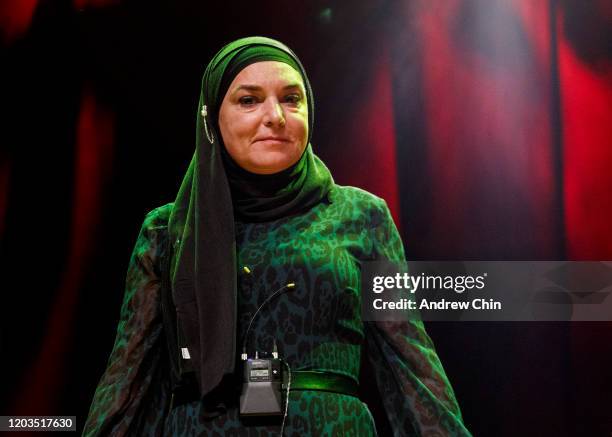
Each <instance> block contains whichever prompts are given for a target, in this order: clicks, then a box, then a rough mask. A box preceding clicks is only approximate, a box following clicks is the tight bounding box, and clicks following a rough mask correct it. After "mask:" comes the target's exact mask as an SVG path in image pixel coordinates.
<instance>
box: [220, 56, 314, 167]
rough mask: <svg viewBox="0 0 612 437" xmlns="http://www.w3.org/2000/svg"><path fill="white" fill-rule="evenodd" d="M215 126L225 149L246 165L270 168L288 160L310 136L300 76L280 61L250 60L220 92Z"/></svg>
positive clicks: (301, 149) (290, 161)
mask: <svg viewBox="0 0 612 437" xmlns="http://www.w3.org/2000/svg"><path fill="white" fill-rule="evenodd" d="M219 129H220V130H221V136H222V137H223V143H224V144H225V148H226V149H227V152H228V153H229V154H230V156H231V157H232V158H233V159H234V161H236V163H237V164H238V165H240V167H242V168H244V169H245V170H247V171H250V172H251V173H258V174H273V173H278V172H280V171H283V170H285V169H286V168H288V167H290V166H292V165H293V164H295V163H296V162H297V161H298V160H299V159H300V157H301V156H302V153H303V152H304V149H305V148H306V141H307V140H308V105H307V101H306V91H305V88H304V81H303V80H302V76H301V75H300V73H298V72H297V71H296V70H295V69H293V67H291V66H289V65H287V64H285V63H283V62H276V61H265V62H256V63H254V64H250V65H248V66H247V67H245V68H244V69H243V70H242V71H241V72H240V73H238V75H237V76H236V77H235V78H234V81H233V82H232V83H231V84H230V86H229V88H228V90H227V93H226V94H225V97H224V98H223V102H222V103H221V108H220V109H219Z"/></svg>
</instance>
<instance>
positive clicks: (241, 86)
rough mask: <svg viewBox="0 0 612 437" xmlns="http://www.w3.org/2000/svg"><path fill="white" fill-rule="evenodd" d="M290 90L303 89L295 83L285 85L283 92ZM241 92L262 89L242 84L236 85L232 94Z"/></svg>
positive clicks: (257, 86)
mask: <svg viewBox="0 0 612 437" xmlns="http://www.w3.org/2000/svg"><path fill="white" fill-rule="evenodd" d="M292 88H298V89H300V90H301V89H303V86H302V84H300V83H299V82H295V83H290V84H288V85H285V86H284V87H283V89H284V90H288V89H292ZM241 90H246V91H261V90H262V87H260V86H259V85H250V84H242V85H238V86H237V87H236V88H235V89H234V91H233V92H234V93H236V92H238V91H241Z"/></svg>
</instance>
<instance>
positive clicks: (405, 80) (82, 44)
mask: <svg viewBox="0 0 612 437" xmlns="http://www.w3.org/2000/svg"><path fill="white" fill-rule="evenodd" d="M209 3H210V2H200V1H187V0H180V1H174V2H170V1H142V0H141V1H119V0H116V1H109V0H74V1H72V2H71V1H62V0H46V1H44V0H39V1H37V0H27V1H24V0H10V1H8V0H7V1H5V2H3V3H1V4H0V29H1V31H2V34H1V35H2V41H1V42H2V52H1V57H2V78H1V81H0V90H1V91H0V92H1V96H2V106H3V109H4V113H5V116H3V118H2V119H3V129H2V132H1V134H0V135H1V138H2V149H1V154H0V242H1V246H0V250H1V254H0V255H1V257H2V259H1V269H2V270H1V271H2V285H1V286H0V287H1V290H2V292H3V293H2V297H3V301H2V322H1V323H2V331H1V338H0V340H1V358H2V360H1V361H2V365H3V367H4V369H3V372H2V383H1V387H2V389H1V396H2V398H1V401H2V403H1V405H2V410H1V411H0V414H4V415H6V414H39V415H43V414H44V415H53V414H56V415H59V414H62V415H75V414H76V415H78V425H79V427H82V425H83V423H84V420H85V417H86V414H87V410H88V406H89V402H90V400H91V396H92V395H93V390H94V388H95V385H96V383H97V379H98V378H99V376H100V375H101V372H102V371H103V369H104V366H105V362H106V359H107V357H108V354H109V352H110V349H111V347H112V342H113V339H114V331H115V328H116V323H117V319H118V316H119V306H120V302H121V299H122V293H123V291H122V282H123V278H124V274H125V268H126V266H127V261H128V258H129V254H130V252H131V249H132V245H133V243H134V241H135V238H136V234H137V232H138V229H139V227H140V224H141V222H142V219H143V217H144V214H145V212H146V211H148V210H150V209H152V208H154V207H156V206H158V205H160V204H163V203H166V202H169V201H172V200H173V199H174V196H175V193H176V191H177V189H178V184H179V183H180V180H181V175H182V173H183V172H184V171H185V169H186V166H187V164H188V161H189V159H190V157H191V154H192V151H193V144H194V130H195V123H194V121H195V117H196V105H197V97H198V94H199V81H200V76H201V73H202V71H203V69H204V67H205V65H206V63H207V61H208V60H209V59H210V57H211V56H212V55H213V54H214V52H215V51H216V50H217V49H218V48H219V47H220V46H221V45H222V44H223V43H225V42H228V41H229V40H231V39H234V38H237V37H241V36H247V35H251V34H262V35H267V36H271V37H276V38H279V39H281V40H282V41H284V42H286V43H287V44H288V45H289V46H291V47H292V48H294V50H295V51H296V52H297V53H298V54H299V55H300V57H301V58H302V60H303V62H304V64H305V66H306V69H307V71H308V72H309V74H310V77H311V80H312V83H313V87H314V91H315V99H316V104H317V106H316V116H315V119H316V121H315V129H314V138H313V144H314V147H315V150H316V152H317V153H318V154H319V155H320V156H321V157H322V158H323V160H324V161H325V162H326V163H327V164H328V165H329V167H330V168H331V170H332V173H333V174H334V177H335V179H336V181H337V182H338V183H341V184H350V185H356V186H359V187H362V188H365V189H367V190H370V191H372V192H374V193H376V194H378V195H380V196H382V197H384V198H385V199H386V200H387V202H388V203H389V205H390V207H391V210H392V212H393V214H394V217H395V219H396V222H397V224H398V226H399V228H400V230H401V232H402V235H403V237H404V241H405V244H406V250H407V254H408V257H409V259H484V260H519V259H522V260H529V259H533V260H557V259H558V260H562V259H568V260H598V259H602V260H603V259H608V260H610V259H612V233H611V232H610V231H609V230H608V228H609V223H610V217H612V172H610V170H609V169H610V168H612V3H610V2H609V1H606V0H592V1H586V2H585V1H581V0H537V1H533V0H437V1H432V0H414V1H409V0H405V1H390V0H386V1H385V0H372V1H364V2H342V1H324V0H316V1H311V2H288V1H271V0H267V1H261V2H246V1H245V2H217V3H220V4H218V5H212V4H209ZM224 3H228V6H224V5H223V4H224ZM229 3H231V6H230V5H229ZM428 330H429V332H430V334H431V335H432V337H433V338H434V341H435V342H436V344H437V347H438V351H439V354H440V356H441V358H442V361H443V363H444V365H445V367H446V370H447V373H448V374H449V376H450V378H451V380H452V382H453V385H454V387H455V390H456V393H457V396H458V399H459V401H460V404H461V406H462V410H463V414H464V418H465V421H466V424H467V426H468V427H469V428H470V429H471V430H472V431H473V432H474V434H475V435H492V436H505V435H508V436H510V435H555V436H564V435H567V436H569V435H606V436H609V435H610V432H612V376H611V373H612V372H611V371H610V369H612V346H611V344H612V325H611V324H610V323H571V324H569V323H568V324H564V323H505V324H502V323H458V322H456V323H451V322H448V323H431V324H429V326H428Z"/></svg>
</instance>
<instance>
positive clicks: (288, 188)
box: [168, 37, 333, 396]
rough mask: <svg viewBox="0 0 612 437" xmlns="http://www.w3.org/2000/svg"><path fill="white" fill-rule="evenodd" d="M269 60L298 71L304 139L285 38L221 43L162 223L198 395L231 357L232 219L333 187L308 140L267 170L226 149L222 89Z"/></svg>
mask: <svg viewBox="0 0 612 437" xmlns="http://www.w3.org/2000/svg"><path fill="white" fill-rule="evenodd" d="M270 60H272V61H279V62H285V63H286V64H288V65H291V66H292V67H293V68H295V69H296V70H297V71H298V72H299V73H300V74H301V76H302V79H303V81H304V86H305V89H306V98H307V103H308V127H309V131H308V132H309V137H308V142H309V143H310V135H311V134H312V126H313V116H314V102H313V96H312V89H311V87H310V83H309V81H308V77H307V76H306V72H305V71H304V67H303V66H302V64H301V63H300V61H299V59H298V58H297V56H296V55H295V54H294V53H293V52H292V51H291V50H290V49H289V48H288V47H287V46H285V45H284V44H282V43H280V42H278V41H275V40H273V39H270V38H264V37H250V38H243V39H239V40H236V41H234V42H232V43H230V44H228V45H226V46H225V47H223V48H222V49H221V50H220V51H219V52H218V53H217V54H216V55H215V56H214V57H213V59H212V60H211V61H210V63H209V64H208V66H207V68H206V71H205V72H204V76H203V78H202V89H201V93H200V103H199V105H198V111H197V131H196V151H195V153H194V156H193V158H192V160H191V163H190V165H189V169H188V170H187V173H186V174H185V177H184V179H183V182H182V184H181V188H180V190H179V193H178V195H177V197H176V201H175V203H174V208H173V210H172V214H171V217H170V222H169V224H168V227H169V232H170V237H171V238H172V240H171V241H173V242H174V253H173V259H172V263H171V276H170V277H171V283H172V284H171V285H172V291H173V298H174V303H175V306H176V309H177V315H178V318H179V321H180V328H181V329H182V332H183V334H184V336H185V341H186V345H187V347H188V349H189V353H190V356H191V360H190V361H191V367H192V369H193V370H194V371H195V375H196V379H197V380H198V384H199V389H200V394H201V395H202V396H205V395H206V394H207V393H209V392H210V391H211V390H212V389H213V388H214V387H216V386H217V385H218V384H219V382H220V381H221V379H222V378H223V376H224V375H225V374H228V373H233V371H234V366H235V362H236V340H237V338H236V337H237V330H236V305H237V303H236V286H237V260H236V247H235V246H236V241H235V231H234V221H235V220H241V221H244V222H265V221H272V220H276V219H279V218H281V217H286V216H290V215H295V214H300V213H303V212H305V211H307V210H309V209H310V208H312V207H313V206H314V205H316V204H318V203H319V202H320V201H322V200H323V199H324V198H325V197H326V196H327V194H328V192H329V190H330V189H331V187H332V186H333V180H332V177H331V174H330V173H329V170H328V169H327V168H326V167H325V165H324V164H323V163H322V162H321V161H320V160H319V159H318V158H317V157H316V156H315V155H314V154H313V152H312V147H311V146H310V144H308V146H307V147H306V150H305V151H304V153H303V155H302V157H301V158H300V160H299V161H298V162H297V163H296V164H294V165H293V166H291V167H290V168H288V169H286V170H284V171H282V172H280V173H277V174H273V175H256V174H252V173H249V172H247V171H246V170H244V169H242V168H240V167H239V166H238V165H237V164H236V163H234V162H233V160H231V158H230V157H229V155H228V154H227V152H225V147H224V145H223V143H222V140H221V135H220V134H219V129H218V125H217V117H218V113H219V108H220V106H221V102H222V101H223V97H224V95H225V92H226V90H227V88H228V86H229V84H230V83H231V82H232V80H233V78H234V77H236V75H237V74H238V73H239V72H240V71H241V70H242V69H244V68H245V67H246V66H247V65H250V64H252V63H255V62H262V61H270ZM203 109H205V111H203Z"/></svg>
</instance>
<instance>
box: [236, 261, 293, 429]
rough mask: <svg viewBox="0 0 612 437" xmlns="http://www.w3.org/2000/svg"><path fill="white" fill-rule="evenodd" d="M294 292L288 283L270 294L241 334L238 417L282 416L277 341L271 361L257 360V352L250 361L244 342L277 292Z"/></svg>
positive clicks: (280, 375)
mask: <svg viewBox="0 0 612 437" xmlns="http://www.w3.org/2000/svg"><path fill="white" fill-rule="evenodd" d="M243 269H244V271H245V272H246V273H249V274H250V272H251V271H250V270H249V269H248V268H247V267H244V268H243ZM293 289H295V283H293V282H289V283H288V284H286V285H284V286H283V287H281V288H279V289H278V290H276V291H275V292H274V293H272V294H271V295H269V296H268V297H267V298H266V299H265V300H264V302H263V303H262V304H261V305H259V308H257V311H255V314H253V317H251V321H250V322H249V326H248V327H247V329H246V332H245V333H244V337H243V341H242V355H241V358H242V364H243V366H244V367H243V371H244V374H243V380H242V393H241V394H240V416H244V417H249V416H250V417H253V416H281V415H282V414H283V406H285V407H286V406H287V405H285V403H284V402H283V392H282V388H283V387H282V386H283V372H282V365H283V362H282V360H280V359H279V357H278V350H277V347H276V340H274V347H273V351H272V354H271V356H272V358H259V354H258V353H257V352H255V358H249V356H248V354H247V343H248V340H249V332H250V331H251V326H252V325H253V321H254V320H255V318H256V317H257V315H258V314H259V311H260V310H261V309H262V308H263V307H264V306H265V305H266V304H267V303H268V302H270V301H271V300H272V299H273V298H274V297H276V296H278V295H279V294H280V293H284V292H285V291H288V290H293ZM268 356H269V355H268ZM289 377H291V369H289ZM286 412H287V410H286V409H285V413H286ZM283 425H284V419H283Z"/></svg>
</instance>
